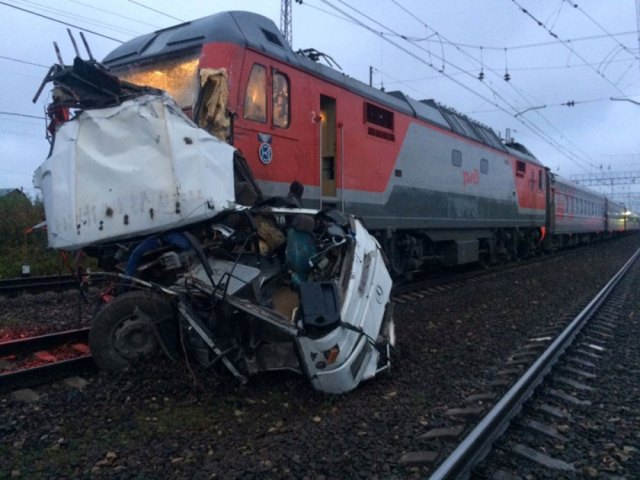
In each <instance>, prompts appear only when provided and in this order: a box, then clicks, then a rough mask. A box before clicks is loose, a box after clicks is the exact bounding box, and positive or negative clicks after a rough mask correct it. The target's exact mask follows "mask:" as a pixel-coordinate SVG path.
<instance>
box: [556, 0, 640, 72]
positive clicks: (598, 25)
mask: <svg viewBox="0 0 640 480" xmlns="http://www.w3.org/2000/svg"><path fill="white" fill-rule="evenodd" d="M564 1H565V2H567V3H568V4H569V5H571V6H572V7H573V8H577V9H578V10H580V12H582V14H583V15H584V16H585V17H587V18H588V19H589V20H591V21H592V22H593V23H594V24H595V25H596V26H597V27H598V28H599V29H600V30H602V31H603V32H604V33H605V34H606V35H607V36H608V37H610V38H611V39H612V40H613V41H614V42H616V43H617V44H618V45H620V47H621V48H623V49H625V50H626V51H627V52H629V53H630V54H631V55H633V56H634V57H635V58H636V60H640V58H638V56H637V55H636V54H635V53H633V52H632V51H631V49H629V48H628V47H627V46H626V45H623V44H622V43H620V42H619V41H618V39H617V38H615V37H614V36H613V35H612V34H610V33H609V32H608V31H607V29H606V28H604V27H603V26H602V25H600V24H599V23H598V22H597V21H596V20H595V19H594V18H593V17H592V16H591V15H589V14H588V13H587V12H585V11H584V10H583V9H582V7H581V6H580V5H578V4H577V3H575V2H573V1H572V0H564Z"/></svg>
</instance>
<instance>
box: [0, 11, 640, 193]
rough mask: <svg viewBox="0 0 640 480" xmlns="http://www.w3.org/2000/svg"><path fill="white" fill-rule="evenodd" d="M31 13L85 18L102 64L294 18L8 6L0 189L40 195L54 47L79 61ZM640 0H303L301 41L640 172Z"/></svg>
mask: <svg viewBox="0 0 640 480" xmlns="http://www.w3.org/2000/svg"><path fill="white" fill-rule="evenodd" d="M50 5H51V6H50ZM16 7H17V8H16ZM18 8H19V9H24V10H29V11H31V12H34V13H36V14H38V15H44V16H46V17H51V18H53V19H57V20H61V21H63V22H68V23H71V24H73V25H76V26H77V27H80V28H73V27H72V28H71V30H72V31H73V32H74V33H75V34H76V37H77V32H78V31H79V30H80V29H82V30H83V31H85V32H86V36H87V39H88V40H89V42H90V45H91V48H92V50H93V53H94V56H95V57H96V58H98V59H101V58H103V57H104V56H105V55H106V54H107V53H108V52H109V51H111V50H112V49H113V48H115V47H117V46H118V45H119V41H118V40H120V41H126V40H129V39H131V38H134V37H136V36H138V35H141V34H144V33H148V32H150V31H153V30H157V29H160V28H164V27H167V26H170V25H174V24H176V23H180V21H186V20H192V19H194V18H199V17H203V16H206V15H210V14H213V13H216V12H220V11H225V10H249V11H253V12H257V13H261V14H263V15H265V16H267V17H269V18H271V19H272V20H273V21H274V22H275V23H276V25H279V24H280V0H233V1H231V0H229V1H223V0H216V1H213V0H211V1H206V2H205V1H196V0H182V1H180V2H176V1H169V0H166V1H165V0H153V1H152V0H136V1H133V0H112V1H110V2H98V1H92V0H58V1H56V2H55V3H52V2H45V1H44V0H9V1H7V2H5V1H2V2H0V12H1V15H0V31H1V32H2V33H1V35H2V43H1V45H0V70H1V78H2V82H1V85H2V89H1V91H2V95H1V96H0V112H2V113H0V188H13V187H18V188H20V187H23V188H24V189H25V191H26V192H28V193H29V194H31V195H33V194H35V193H36V191H35V189H34V188H33V185H32V182H31V179H32V176H33V171H34V170H35V169H36V168H37V167H38V166H39V165H40V163H42V161H43V160H44V158H45V157H46V155H47V153H48V148H49V146H48V143H47V141H46V140H45V138H44V132H45V120H44V113H43V112H44V107H45V105H46V103H47V102H48V99H49V97H48V90H49V89H47V90H45V93H44V94H43V95H42V96H41V99H40V101H39V102H38V103H37V104H35V105H34V104H32V102H31V99H32V98H33V96H34V94H35V92H36V90H37V88H38V86H39V85H40V82H41V80H42V78H43V76H44V75H45V73H46V71H47V68H48V67H49V66H50V65H51V64H52V63H54V62H55V61H56V57H55V53H54V49H53V46H52V45H53V42H54V41H56V42H57V43H58V45H60V47H61V50H62V53H63V57H64V59H65V61H66V62H71V60H72V59H73V48H72V46H71V44H70V42H69V39H68V35H67V32H66V28H67V27H66V26H65V25H61V24H59V23H56V22H54V21H52V20H50V19H47V18H43V17H41V16H37V15H34V14H33V13H28V12H26V11H24V10H19V9H18ZM637 8H638V7H637V6H636V3H635V2H634V1H633V0H544V1H541V0H475V1H472V0H373V1H372V0H368V1H367V0H349V1H343V0H304V3H303V4H302V5H299V4H297V3H294V4H293V47H294V49H296V50H297V49H299V48H308V47H313V48H316V49H318V50H320V51H323V52H325V53H327V54H329V55H330V56H331V57H332V58H333V59H334V60H335V61H336V62H337V63H338V64H339V65H340V66H341V67H342V69H343V71H344V73H346V74H348V75H350V76H352V77H355V78H357V79H359V80H362V81H364V82H368V81H369V67H370V66H371V67H373V68H374V69H375V70H374V75H373V83H374V85H375V86H377V87H381V86H384V88H385V89H386V90H387V91H389V90H403V91H404V92H405V93H407V94H408V95H409V96H411V97H413V98H415V99H423V98H433V99H435V100H436V101H439V102H441V103H444V104H445V105H447V106H450V107H453V108H454V109H456V110H458V111H460V112H462V113H465V114H467V115H469V116H471V117H473V118H475V119H477V120H479V121H481V122H482V123H484V124H486V125H489V126H490V127H492V128H493V129H494V130H496V131H497V132H500V133H501V134H502V135H503V136H504V135H505V130H506V129H507V128H509V129H511V132H512V136H514V137H515V139H516V140H517V141H519V142H521V143H523V144H525V145H526V146H527V147H528V148H529V149H530V150H531V151H532V152H533V153H534V154H535V155H536V156H537V157H538V158H539V159H540V160H541V161H542V162H543V163H544V164H546V165H547V166H548V167H550V168H551V169H552V171H554V172H558V173H560V174H561V175H563V176H569V175H571V174H582V173H596V172H598V171H599V169H600V167H601V166H602V168H603V169H604V170H605V171H608V169H609V168H610V169H611V170H612V171H630V170H636V171H637V170H640V135H639V132H638V130H639V125H640V121H639V120H640V82H639V80H640V48H639V47H640V37H639V35H638V16H639V15H640V13H639V12H638V10H637ZM152 9H153V10H152ZM154 10H156V11H154ZM523 10H526V12H524V11H523ZM172 17H173V18H172ZM90 32H96V33H99V34H101V35H104V36H107V37H111V38H112V39H107V38H104V37H101V36H98V35H96V34H94V33H90ZM23 62H24V63H23ZM481 71H482V72H483V73H484V79H483V80H482V81H481V80H479V78H478V77H479V74H480V72H481ZM507 73H508V75H509V76H510V80H509V81H508V82H507V81H505V79H504V78H505V74H507ZM612 97H613V98H620V99H623V98H624V99H626V100H617V101H616V100H611V98H612ZM569 102H575V105H574V106H568V105H567V104H568V103H569ZM634 102H638V103H634ZM16 114H19V115H27V116H19V115H16ZM32 117H37V118H32ZM638 182H639V183H640V179H639V180H638ZM638 190H640V185H639V186H637V187H634V186H625V187H618V189H617V191H618V192H637V191H638ZM606 191H607V193H608V192H610V191H611V190H610V189H608V190H606Z"/></svg>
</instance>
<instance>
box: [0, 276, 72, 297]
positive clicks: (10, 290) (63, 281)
mask: <svg viewBox="0 0 640 480" xmlns="http://www.w3.org/2000/svg"><path fill="white" fill-rule="evenodd" d="M79 285H80V282H79V281H78V278H77V277H76V276H74V275H46V276H42V277H20V278H9V279H7V280H0V295H11V294H14V293H20V292H23V291H29V292H46V291H51V290H56V289H66V288H74V287H75V288H77V287H79Z"/></svg>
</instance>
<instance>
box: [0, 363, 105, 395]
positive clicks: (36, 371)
mask: <svg viewBox="0 0 640 480" xmlns="http://www.w3.org/2000/svg"><path fill="white" fill-rule="evenodd" d="M97 368H98V367H97V366H96V364H95V363H94V361H93V358H91V356H90V355H84V356H82V357H75V358H70V359H67V360H62V361H60V362H55V363H49V364H46V365H40V366H38V367H33V368H27V369H24V370H17V371H15V372H9V373H4V374H0V393H7V392H10V391H12V390H17V389H19V388H27V387H35V386H37V385H42V384H43V383H51V382H54V381H56V380H59V379H61V378H64V377H68V376H71V375H78V374H80V373H84V372H87V371H89V372H93V371H96V370H97Z"/></svg>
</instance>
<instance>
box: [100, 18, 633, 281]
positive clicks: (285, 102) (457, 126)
mask: <svg viewBox="0 0 640 480" xmlns="http://www.w3.org/2000/svg"><path fill="white" fill-rule="evenodd" d="M319 56H320V54H319V53H318V52H316V51H314V50H309V51H306V52H299V53H296V52H294V51H293V50H292V49H291V48H290V46H289V45H288V44H287V43H286V41H285V39H284V37H283V36H282V35H281V33H280V32H279V30H278V29H277V27H276V26H275V24H274V23H273V22H272V21H271V20H269V19H267V18H265V17H262V16H260V15H257V14H253V13H249V12H224V13H219V14H216V15H212V16H209V17H205V18H202V19H198V20H194V21H191V22H187V23H183V24H181V25H177V26H175V27H171V28H167V29H163V30H160V31H157V32H154V33H150V34H147V35H144V36H141V37H138V38H135V39H133V40H131V41H129V42H127V43H125V44H123V45H122V46H120V47H118V48H116V49H115V50H114V51H113V52H111V53H110V54H109V55H107V57H106V58H105V59H104V60H103V64H104V65H106V66H107V67H108V68H109V69H110V70H111V71H112V72H114V73H115V74H116V75H118V76H119V77H120V78H122V79H125V80H127V81H130V82H132V83H136V84H141V85H151V86H154V87H157V88H161V89H163V90H166V91H168V92H169V93H170V94H171V95H172V96H173V97H174V98H175V99H176V101H177V102H178V103H179V104H180V106H181V107H182V108H183V109H184V110H185V111H187V112H188V113H189V114H190V115H191V117H192V118H193V119H194V121H195V122H196V123H198V124H199V125H200V126H201V127H203V128H206V129H207V130H209V131H210V132H211V133H213V134H214V135H216V136H218V137H219V138H222V139H225V140H226V141H228V142H229V143H230V144H232V145H233V146H234V147H236V148H237V149H238V150H239V151H240V152H242V154H243V155H244V157H245V158H246V160H247V162H248V164H249V166H250V168H251V170H252V172H253V174H254V176H255V177H256V179H257V181H258V183H259V184H260V187H261V188H262V190H263V192H264V193H265V194H266V195H270V196H283V195H285V194H286V192H287V189H288V186H289V184H290V183H291V181H293V180H298V181H300V182H302V183H303V184H304V186H305V196H304V199H303V203H304V205H305V206H309V207H315V208H318V207H320V208H322V207H325V206H332V207H336V208H338V209H341V210H342V211H346V212H349V213H353V214H356V215H358V216H359V217H361V218H363V219H364V221H365V223H366V225H367V227H368V229H369V230H370V231H372V232H373V233H374V234H375V235H376V237H377V238H378V240H379V241H380V243H381V244H382V245H383V247H384V248H385V250H386V252H387V255H388V257H389V258H390V261H391V266H392V267H393V270H394V271H395V272H396V273H401V272H404V273H406V272H410V271H412V270H416V269H419V268H422V267H423V266H424V265H425V264H426V263H429V262H437V263H441V264H444V265H458V264H464V263H471V262H477V261H483V262H487V263H492V262H495V261H498V260H500V259H503V258H504V259H510V258H515V257H518V256H526V255H529V254H532V253H534V252H536V251H540V250H542V249H545V248H546V249H550V248H553V247H554V245H556V244H558V243H569V242H577V241H581V240H583V239H585V238H589V239H590V238H591V237H593V236H598V235H604V234H606V233H608V232H612V231H619V230H624V229H625V228H626V227H627V226H626V221H625V218H626V217H625V213H626V212H625V209H624V208H623V207H622V206H621V205H617V204H614V203H612V202H611V201H608V200H607V199H606V198H605V197H604V196H603V195H600V194H598V193H596V192H593V191H590V190H588V189H585V188H582V187H579V186H577V185H574V184H572V183H570V182H567V181H565V180H562V179H560V178H557V177H556V176H555V175H553V174H551V173H550V172H549V170H548V169H547V168H545V166H544V165H543V164H542V163H541V162H540V161H539V160H537V159H536V157H535V156H534V155H532V154H531V153H530V152H529V151H528V150H527V149H526V148H525V147H524V146H522V145H520V144H517V143H514V142H511V143H506V144H505V143H504V142H503V141H502V140H501V139H500V138H499V137H498V136H497V135H496V134H495V132H494V131H493V130H492V129H491V128H489V127H487V126H485V125H482V124H480V123H478V122H477V121H474V120H473V119H470V118H469V117H467V116H465V115H462V114H460V113H457V112H456V111H454V110H452V109H450V108H447V107H445V106H443V105H441V104H439V103H437V102H435V101H434V100H421V101H417V100H414V99H412V98H409V97H408V96H406V95H405V94H403V93H401V92H383V91H380V90H378V89H375V88H372V87H370V86H368V85H366V84H364V83H361V82H359V81H357V80H355V79H353V78H350V77H348V76H346V75H344V74H343V73H341V72H338V71H336V70H334V69H332V68H330V67H327V66H325V65H322V64H321V63H319V62H318V61H317V60H318V57H319Z"/></svg>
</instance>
